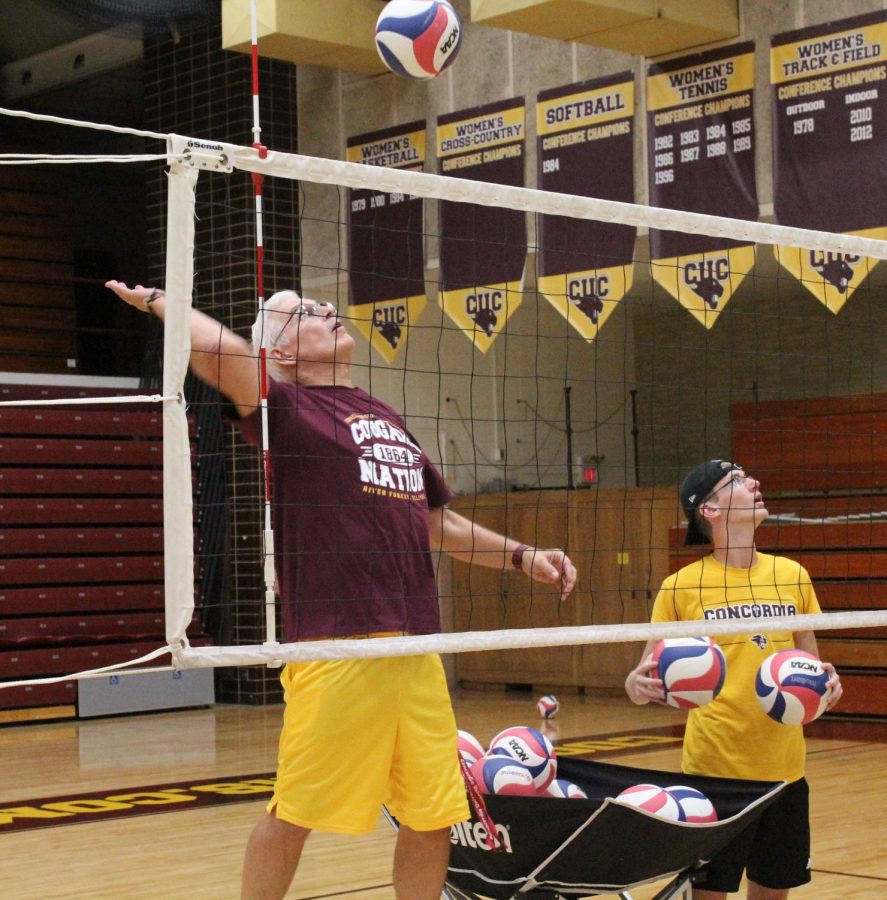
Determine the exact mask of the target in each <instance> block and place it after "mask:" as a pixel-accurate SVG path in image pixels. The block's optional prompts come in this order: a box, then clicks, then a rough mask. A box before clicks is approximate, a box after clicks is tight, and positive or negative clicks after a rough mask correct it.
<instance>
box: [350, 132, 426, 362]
mask: <svg viewBox="0 0 887 900" xmlns="http://www.w3.org/2000/svg"><path fill="white" fill-rule="evenodd" d="M346 158H347V160H348V162H356V163H364V164H365V165H368V166H387V167H389V168H392V169H413V170H418V171H421V170H422V167H423V165H424V163H425V123H424V121H419V122H412V123H410V124H408V125H399V126H396V127H394V128H388V129H385V130H384V131H375V132H372V133H371V134H363V135H358V136H356V137H352V138H349V139H348V142H347V157H346ZM348 200H349V204H348V210H349V213H348V241H349V267H350V273H351V276H350V279H349V298H348V303H349V312H350V314H351V319H352V321H353V322H354V324H355V325H356V326H357V328H358V330H359V331H360V333H361V334H362V335H363V336H364V337H365V338H366V339H367V340H368V341H369V342H370V346H372V347H375V348H376V350H377V351H378V352H379V354H380V355H381V356H382V357H383V358H384V359H385V361H386V362H389V363H390V362H392V361H393V360H394V357H395V356H396V355H397V352H398V350H399V349H400V348H401V347H402V346H403V345H404V344H405V343H406V341H407V336H408V334H409V329H410V324H411V323H413V322H415V321H416V319H417V318H418V316H419V314H420V313H421V312H422V310H423V309H424V308H425V303H426V296H425V264H424V259H423V255H422V246H423V243H422V242H423V226H424V222H423V203H422V199H421V198H420V197H411V196H409V195H408V194H406V195H405V194H386V193H380V192H378V191H372V190H366V189H362V188H354V189H351V190H350V191H349V197H348Z"/></svg>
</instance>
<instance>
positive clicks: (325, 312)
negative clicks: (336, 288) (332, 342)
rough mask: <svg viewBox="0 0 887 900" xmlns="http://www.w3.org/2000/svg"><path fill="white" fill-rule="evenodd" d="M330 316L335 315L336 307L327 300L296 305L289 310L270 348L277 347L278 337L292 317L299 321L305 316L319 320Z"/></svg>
mask: <svg viewBox="0 0 887 900" xmlns="http://www.w3.org/2000/svg"><path fill="white" fill-rule="evenodd" d="M330 315H336V307H335V304H333V303H330V302H329V301H327V300H318V301H317V302H315V303H297V304H296V305H295V306H294V307H293V308H292V310H290V313H289V315H288V316H287V317H286V321H285V322H284V323H283V325H282V326H281V328H280V331H278V332H277V337H276V338H274V340H273V341H272V342H271V346H272V347H276V346H277V342H278V341H279V340H280V336H281V335H282V334H283V332H284V331H285V330H286V326H287V325H289V323H290V320H291V319H292V318H293V316H296V317H297V318H299V319H301V318H304V317H305V316H319V317H320V318H323V319H325V318H327V317H328V316H330Z"/></svg>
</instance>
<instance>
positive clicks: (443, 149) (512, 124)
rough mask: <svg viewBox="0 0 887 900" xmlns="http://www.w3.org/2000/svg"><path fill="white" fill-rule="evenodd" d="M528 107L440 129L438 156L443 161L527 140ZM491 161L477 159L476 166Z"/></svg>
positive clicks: (474, 118)
mask: <svg viewBox="0 0 887 900" xmlns="http://www.w3.org/2000/svg"><path fill="white" fill-rule="evenodd" d="M524 116H525V107H524V106H523V105H521V106H514V107H512V108H511V109H503V110H502V111H501V112H495V113H489V114H488V115H484V116H474V117H473V118H470V119H460V120H459V121H458V122H450V123H449V124H448V125H440V124H438V126H437V156H438V158H439V159H444V158H445V157H447V156H453V155H455V154H459V153H468V152H470V151H472V150H479V151H483V150H484V149H486V148H488V147H498V146H500V145H502V144H510V143H513V142H514V141H522V140H524V138H526V134H525V133H524V132H525V119H524ZM488 161H489V160H483V159H478V160H477V163H472V165H474V164H479V163H481V162H488Z"/></svg>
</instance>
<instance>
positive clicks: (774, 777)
mask: <svg viewBox="0 0 887 900" xmlns="http://www.w3.org/2000/svg"><path fill="white" fill-rule="evenodd" d="M818 612H820V608H819V601H818V600H817V599H816V594H815V593H814V591H813V585H812V584H811V583H810V576H809V575H808V574H807V570H806V569H804V567H803V566H801V565H800V564H798V563H796V562H794V561H793V560H790V559H786V558H785V557H784V556H771V555H770V554H768V553H758V554H757V558H756V560H755V564H754V565H753V566H752V567H751V568H750V569H734V568H730V567H729V566H724V565H722V564H721V563H719V562H718V561H717V560H716V559H714V558H713V557H711V556H706V557H704V558H703V559H701V560H698V561H697V562H694V563H691V564H690V565H688V566H685V567H684V568H682V569H680V570H679V571H677V572H675V573H674V574H673V575H669V577H668V578H666V579H665V581H664V582H663V583H662V587H661V589H660V591H659V593H658V595H657V596H656V601H655V603H654V604H653V615H652V620H653V621H654V622H677V621H684V620H688V619H711V620H713V621H722V620H724V619H736V620H742V619H748V620H749V622H750V624H752V623H753V621H754V619H755V618H757V617H759V616H775V615H780V616H784V615H804V614H807V613H818ZM752 627H753V625H752ZM715 640H716V641H717V642H718V644H719V645H720V647H721V650H723V651H724V657H725V659H726V661H727V677H726V679H725V681H724V686H723V688H722V689H721V692H720V694H718V696H717V697H716V698H715V699H714V700H713V701H712V702H711V703H707V704H706V705H705V706H701V707H699V708H698V709H694V710H691V711H690V713H689V715H688V718H687V730H686V734H685V736H684V753H683V769H684V771H685V772H687V773H689V774H693V775H717V776H722V777H726V778H753V779H759V780H762V781H782V780H783V779H784V780H786V781H797V779H799V778H802V777H803V775H804V761H805V755H806V752H805V747H804V732H803V729H802V726H800V725H783V724H781V723H779V722H775V721H773V719H771V718H770V717H769V716H767V715H766V714H765V713H764V712H763V711H762V710H761V707H760V706H759V704H758V700H757V697H756V696H755V675H756V674H757V671H758V668H759V667H760V665H761V663H762V662H763V661H764V660H765V659H766V658H767V657H768V656H769V655H770V654H771V653H775V652H776V651H777V650H786V649H789V648H792V647H794V645H795V644H794V639H793V637H792V633H791V632H790V631H774V632H766V633H760V632H758V633H754V632H752V633H749V634H733V635H724V636H721V637H717V638H715Z"/></svg>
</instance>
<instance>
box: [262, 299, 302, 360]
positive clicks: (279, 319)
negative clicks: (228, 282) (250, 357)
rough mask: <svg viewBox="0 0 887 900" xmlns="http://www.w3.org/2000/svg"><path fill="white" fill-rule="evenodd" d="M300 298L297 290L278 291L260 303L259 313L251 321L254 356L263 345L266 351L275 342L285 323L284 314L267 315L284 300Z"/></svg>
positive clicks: (277, 308)
mask: <svg viewBox="0 0 887 900" xmlns="http://www.w3.org/2000/svg"><path fill="white" fill-rule="evenodd" d="M301 299H302V298H301V296H299V294H298V292H297V291H278V292H277V293H276V294H272V295H271V296H270V297H269V298H268V299H267V300H266V301H265V302H264V303H263V304H262V307H261V309H260V310H259V314H258V315H257V316H256V321H255V322H253V330H252V343H253V351H254V352H255V354H256V356H258V355H259V352H260V351H261V349H262V348H263V347H264V348H265V351H266V352H267V351H268V350H270V349H271V348H272V347H273V346H274V345H275V344H276V343H277V339H278V338H279V337H280V332H281V331H283V329H284V327H285V326H286V324H287V318H286V316H284V315H277V316H275V315H269V313H275V312H277V311H278V310H279V309H280V306H281V304H282V303H283V302H284V301H287V300H295V301H297V302H298V301H301Z"/></svg>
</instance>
